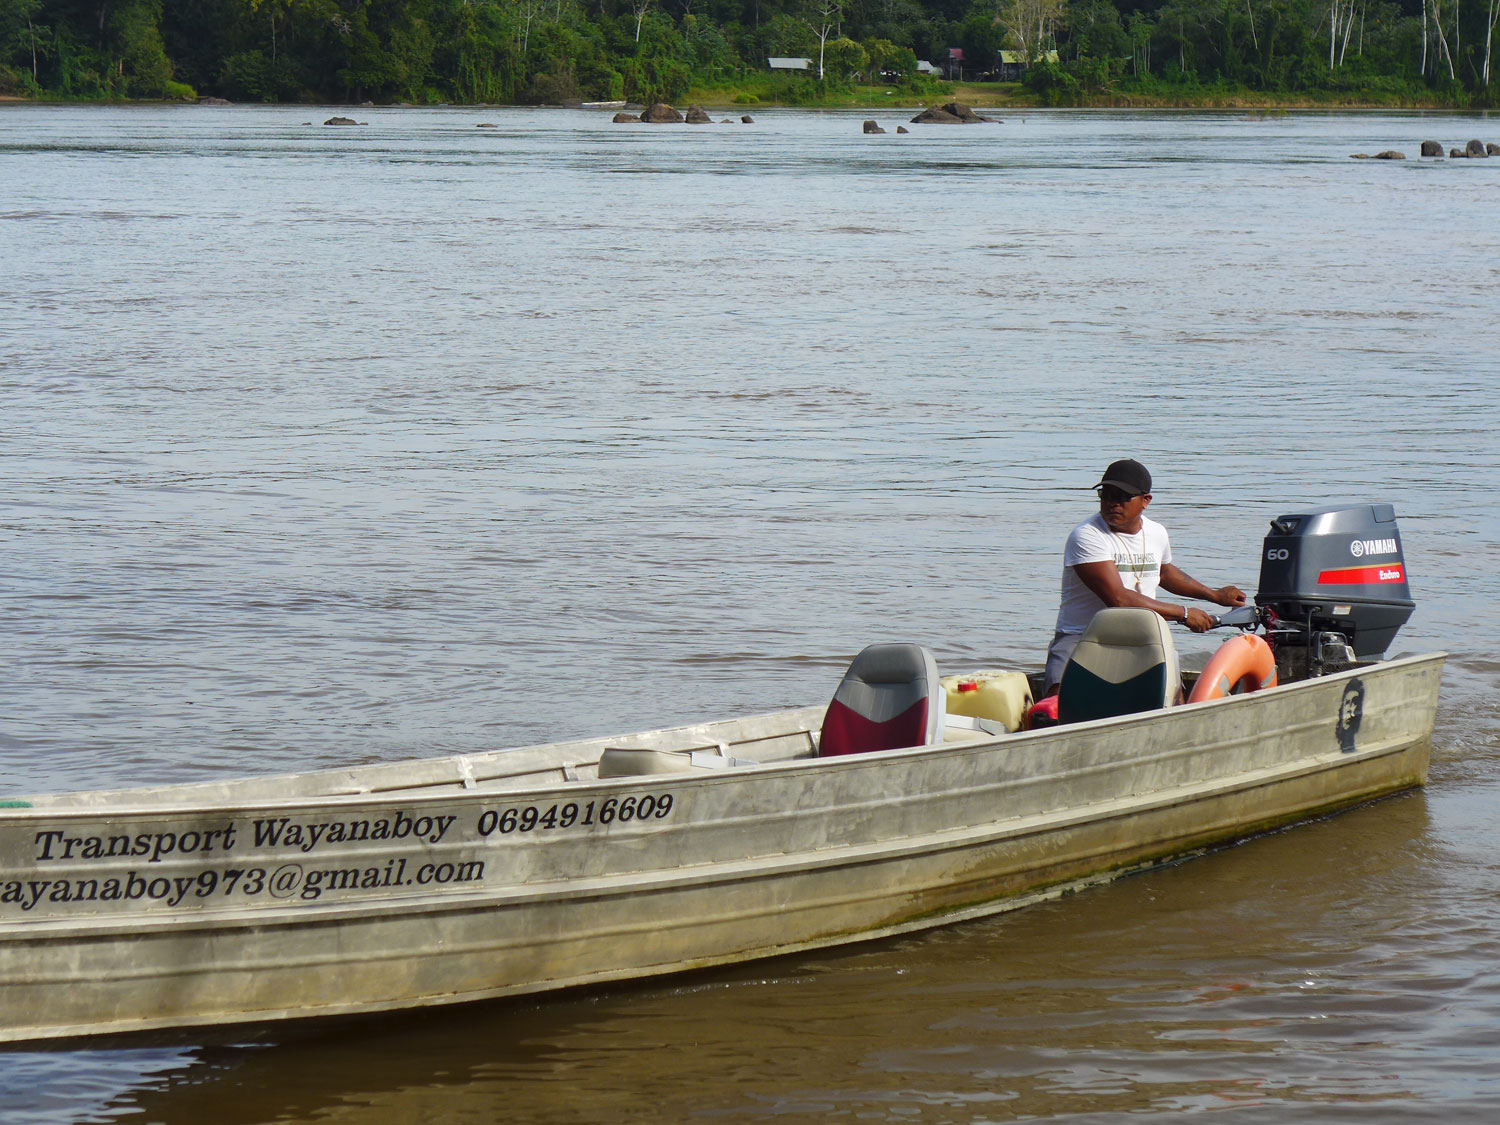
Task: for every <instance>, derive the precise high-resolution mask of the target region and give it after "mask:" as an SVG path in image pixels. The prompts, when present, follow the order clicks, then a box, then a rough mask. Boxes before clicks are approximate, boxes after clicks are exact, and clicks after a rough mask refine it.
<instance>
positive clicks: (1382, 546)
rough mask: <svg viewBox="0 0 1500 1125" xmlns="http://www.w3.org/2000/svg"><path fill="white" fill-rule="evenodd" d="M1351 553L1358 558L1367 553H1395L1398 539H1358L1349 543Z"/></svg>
mask: <svg viewBox="0 0 1500 1125" xmlns="http://www.w3.org/2000/svg"><path fill="white" fill-rule="evenodd" d="M1349 553H1350V554H1351V555H1353V556H1354V557H1355V558H1357V559H1362V558H1364V557H1365V556H1366V555H1394V554H1395V553H1396V541H1395V540H1394V539H1356V540H1355V541H1354V542H1352V543H1350V544H1349Z"/></svg>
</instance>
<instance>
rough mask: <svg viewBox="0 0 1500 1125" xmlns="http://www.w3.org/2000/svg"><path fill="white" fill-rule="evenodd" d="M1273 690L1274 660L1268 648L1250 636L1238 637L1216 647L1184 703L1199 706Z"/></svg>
mask: <svg viewBox="0 0 1500 1125" xmlns="http://www.w3.org/2000/svg"><path fill="white" fill-rule="evenodd" d="M1275 686H1276V657H1275V656H1273V655H1272V654H1271V646H1270V645H1268V644H1266V642H1265V641H1263V640H1261V638H1259V637H1257V636H1256V635H1255V634H1254V633H1241V634H1240V635H1239V636H1238V637H1231V638H1229V640H1227V641H1225V642H1224V643H1223V644H1222V645H1220V646H1219V651H1218V652H1216V653H1214V655H1213V659H1211V660H1210V661H1209V662H1208V665H1207V667H1205V668H1204V669H1203V674H1202V675H1200V676H1199V677H1198V682H1197V683H1196V684H1194V685H1193V693H1192V694H1191V695H1189V696H1188V702H1189V703H1202V702H1203V701H1204V700H1205V699H1222V698H1224V696H1226V695H1238V694H1240V693H1241V692H1246V691H1259V690H1260V689H1261V688H1268V687H1275Z"/></svg>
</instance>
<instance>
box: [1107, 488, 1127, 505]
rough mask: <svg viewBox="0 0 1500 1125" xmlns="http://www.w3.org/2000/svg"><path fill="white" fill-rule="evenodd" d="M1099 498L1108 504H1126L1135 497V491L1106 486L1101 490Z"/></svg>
mask: <svg viewBox="0 0 1500 1125" xmlns="http://www.w3.org/2000/svg"><path fill="white" fill-rule="evenodd" d="M1099 499H1100V500H1103V501H1104V502H1105V503H1106V504H1124V503H1127V502H1129V501H1131V500H1134V499H1135V493H1133V492H1126V491H1125V490H1124V489H1120V488H1114V487H1105V488H1101V489H1100V490H1099Z"/></svg>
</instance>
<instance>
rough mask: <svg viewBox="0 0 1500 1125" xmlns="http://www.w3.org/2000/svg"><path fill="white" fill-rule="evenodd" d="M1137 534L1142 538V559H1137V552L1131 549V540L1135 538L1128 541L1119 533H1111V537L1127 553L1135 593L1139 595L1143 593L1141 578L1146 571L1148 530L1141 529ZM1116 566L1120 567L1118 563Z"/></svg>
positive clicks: (1126, 557)
mask: <svg viewBox="0 0 1500 1125" xmlns="http://www.w3.org/2000/svg"><path fill="white" fill-rule="evenodd" d="M1136 534H1137V535H1139V536H1140V537H1141V557H1140V558H1139V559H1137V558H1136V556H1135V552H1134V551H1133V550H1131V548H1130V539H1133V538H1135V536H1131V537H1130V538H1129V539H1127V538H1126V537H1124V536H1122V535H1121V534H1120V533H1119V532H1118V531H1111V532H1110V535H1112V536H1114V539H1115V542H1116V543H1118V544H1119V545H1120V546H1121V547H1122V548H1123V549H1124V551H1125V561H1126V563H1127V564H1128V566H1129V568H1130V573H1131V574H1132V575H1133V576H1134V578H1135V592H1136V593H1137V594H1139V593H1140V592H1141V576H1142V573H1143V572H1144V571H1145V569H1146V529H1145V528H1141V530H1140V531H1138V532H1137V533H1136ZM1115 565H1116V566H1118V565H1119V563H1118V562H1117V563H1116V564H1115Z"/></svg>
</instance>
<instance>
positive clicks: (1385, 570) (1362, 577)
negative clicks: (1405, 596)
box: [1318, 563, 1406, 586]
mask: <svg viewBox="0 0 1500 1125" xmlns="http://www.w3.org/2000/svg"><path fill="white" fill-rule="evenodd" d="M1405 581H1406V568H1405V567H1403V566H1402V565H1401V564H1400V563H1392V564H1390V565H1388V566H1351V567H1349V568H1348V569H1346V570H1323V571H1319V572H1318V585H1319V586H1369V585H1373V584H1375V583H1380V582H1405Z"/></svg>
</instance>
